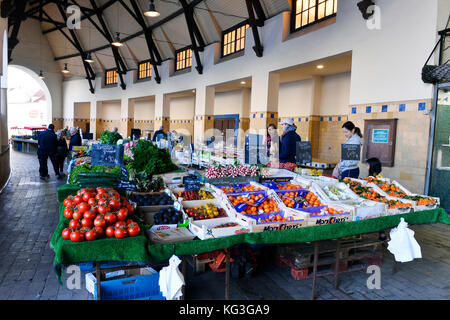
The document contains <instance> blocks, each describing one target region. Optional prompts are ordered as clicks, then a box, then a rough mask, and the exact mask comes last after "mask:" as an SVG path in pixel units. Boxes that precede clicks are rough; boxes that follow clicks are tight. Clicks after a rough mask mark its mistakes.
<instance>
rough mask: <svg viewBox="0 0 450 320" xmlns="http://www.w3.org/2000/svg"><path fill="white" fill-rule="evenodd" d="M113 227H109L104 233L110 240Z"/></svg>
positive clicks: (112, 234)
mask: <svg viewBox="0 0 450 320" xmlns="http://www.w3.org/2000/svg"><path fill="white" fill-rule="evenodd" d="M114 231H115V230H114V227H113V226H109V227H108V228H106V230H105V233H106V236H107V237H108V238H111V237H114Z"/></svg>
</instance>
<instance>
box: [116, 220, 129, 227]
mask: <svg viewBox="0 0 450 320" xmlns="http://www.w3.org/2000/svg"><path fill="white" fill-rule="evenodd" d="M126 226H127V224H126V222H125V221H123V220H120V221H117V222H116V224H115V225H114V228H116V229H117V228H120V227H126Z"/></svg>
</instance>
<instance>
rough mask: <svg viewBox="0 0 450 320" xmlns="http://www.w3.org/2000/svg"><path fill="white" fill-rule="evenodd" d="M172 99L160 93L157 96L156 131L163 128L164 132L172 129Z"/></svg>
mask: <svg viewBox="0 0 450 320" xmlns="http://www.w3.org/2000/svg"><path fill="white" fill-rule="evenodd" d="M169 108H170V97H169V96H168V95H166V94H163V93H159V94H157V95H156V96H155V121H154V124H155V125H154V131H157V130H159V129H160V128H161V127H163V130H164V132H168V131H169V129H170V109H169Z"/></svg>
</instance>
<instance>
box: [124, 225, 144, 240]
mask: <svg viewBox="0 0 450 320" xmlns="http://www.w3.org/2000/svg"><path fill="white" fill-rule="evenodd" d="M127 232H128V235H129V236H130V237H135V236H137V235H139V234H140V233H141V228H139V225H138V224H137V223H132V224H130V225H129V226H128V228H127Z"/></svg>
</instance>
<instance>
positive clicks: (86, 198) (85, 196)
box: [83, 192, 92, 202]
mask: <svg viewBox="0 0 450 320" xmlns="http://www.w3.org/2000/svg"><path fill="white" fill-rule="evenodd" d="M90 198H92V195H91V194H90V193H89V192H86V193H85V194H83V201H84V202H88V201H89V199H90Z"/></svg>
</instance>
